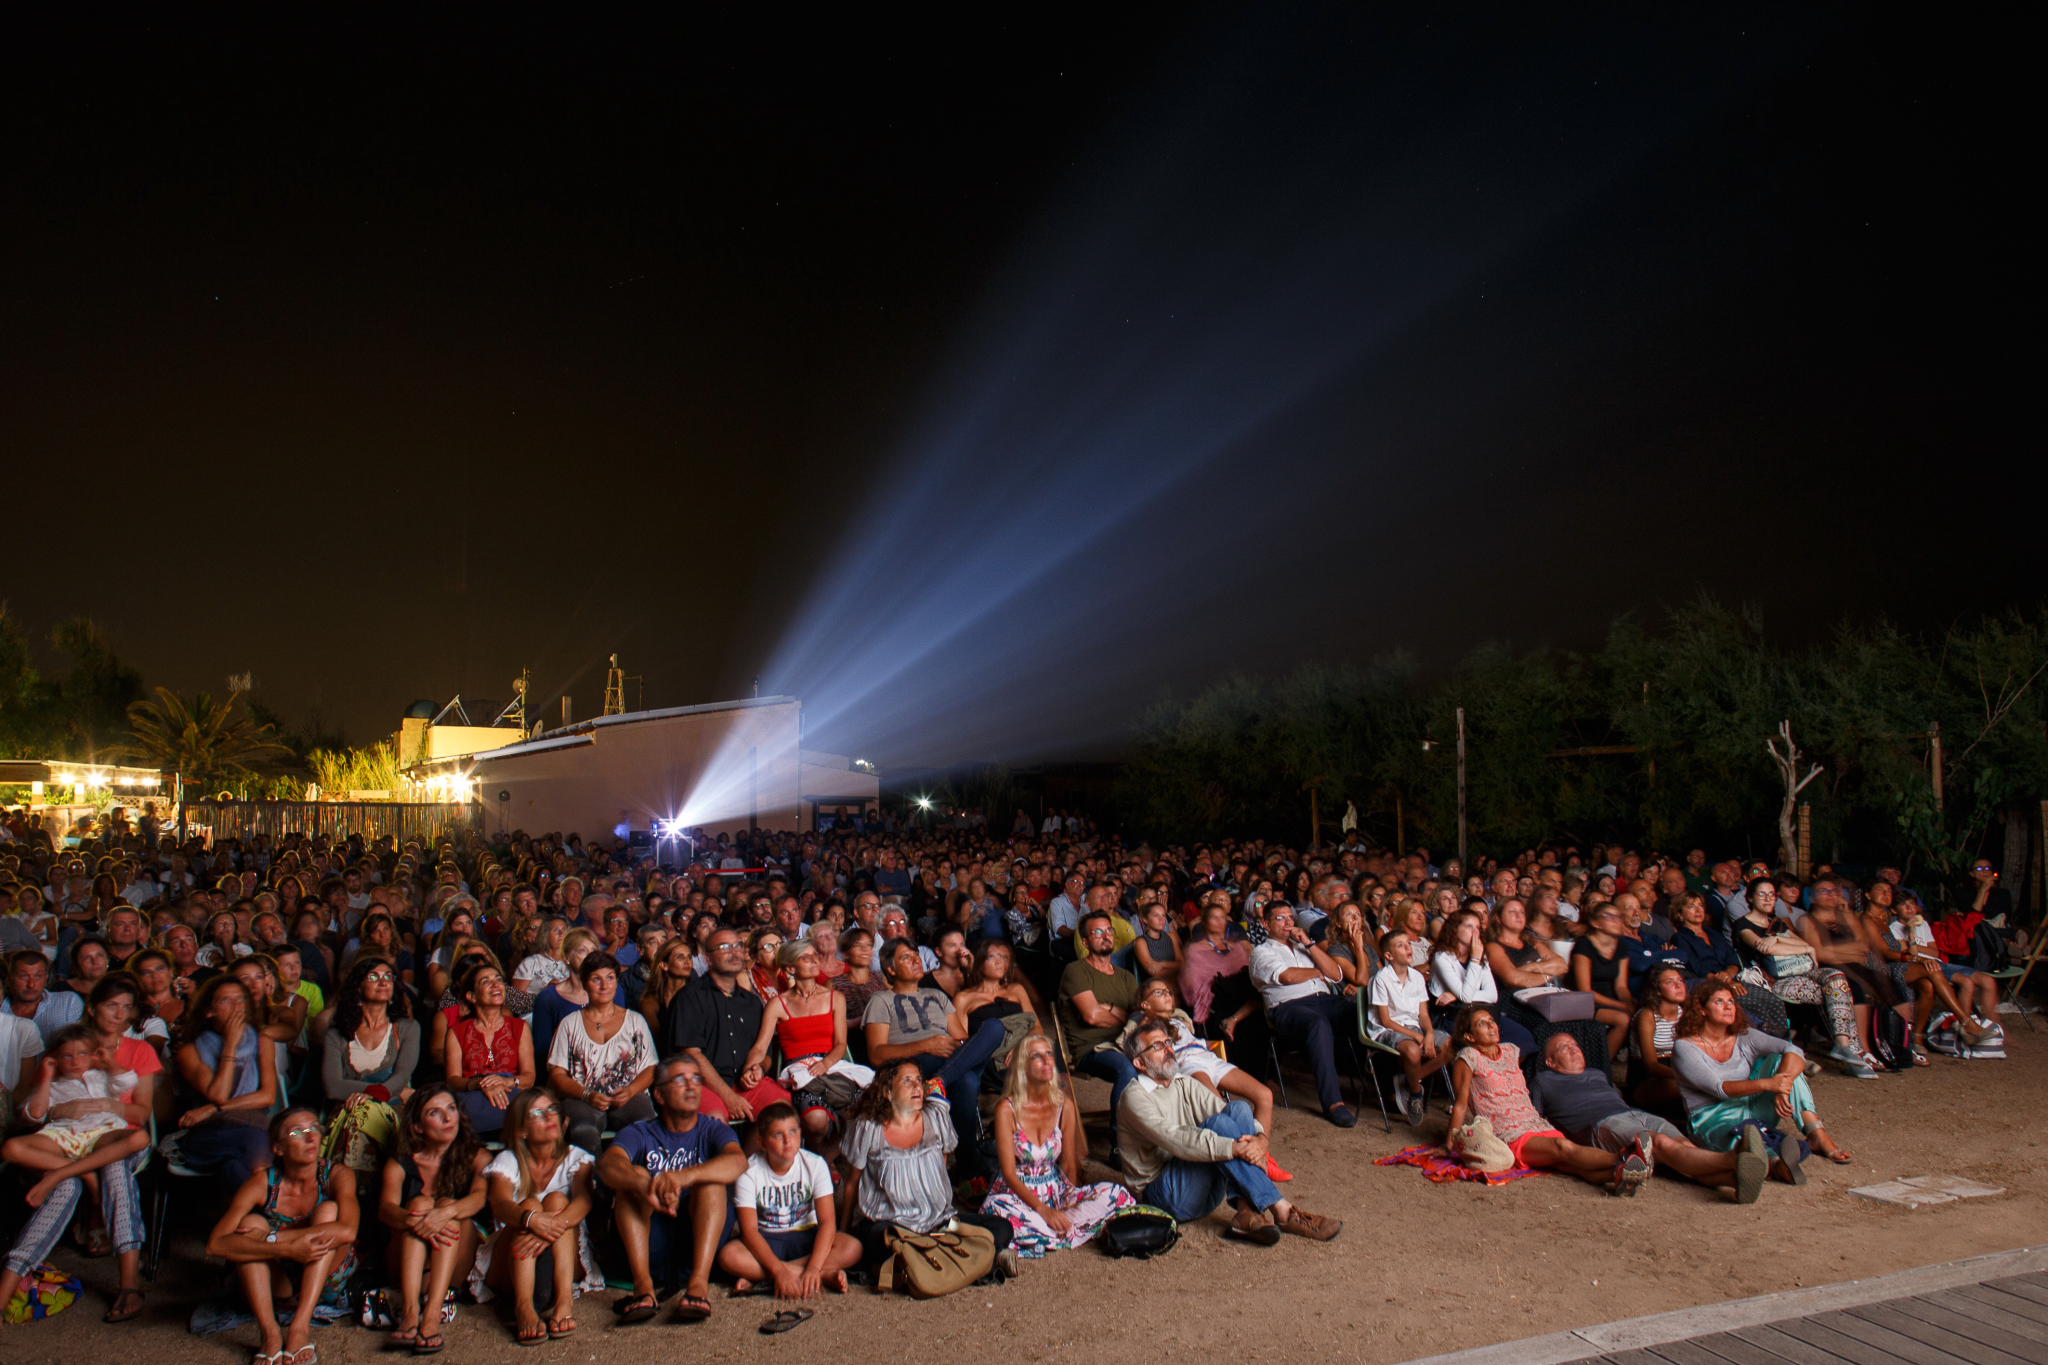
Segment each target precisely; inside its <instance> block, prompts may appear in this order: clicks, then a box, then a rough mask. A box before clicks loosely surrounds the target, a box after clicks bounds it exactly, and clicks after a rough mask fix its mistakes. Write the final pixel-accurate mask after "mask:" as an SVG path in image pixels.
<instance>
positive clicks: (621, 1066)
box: [508, 952, 659, 1153]
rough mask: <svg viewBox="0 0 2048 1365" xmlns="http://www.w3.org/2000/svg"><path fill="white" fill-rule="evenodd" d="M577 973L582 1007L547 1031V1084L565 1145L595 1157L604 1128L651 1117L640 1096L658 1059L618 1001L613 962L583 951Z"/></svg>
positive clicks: (641, 1024)
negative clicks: (584, 1000)
mask: <svg viewBox="0 0 2048 1365" xmlns="http://www.w3.org/2000/svg"><path fill="white" fill-rule="evenodd" d="M577 972H578V974H579V975H580V976H581V977H582V978H583V989H584V991H585V992H586V993H587V994H588V995H589V997H590V1003H589V1004H587V1005H585V1006H584V1007H583V1008H582V1009H580V1010H578V1011H576V1012H575V1013H574V1014H572V1015H570V1016H569V1017H568V1018H566V1019H564V1020H563V1021H562V1023H561V1026H560V1027H559V1028H557V1029H556V1030H555V1037H554V1041H553V1042H552V1043H551V1044H550V1045H549V1048H548V1085H549V1086H550V1087H551V1088H552V1089H553V1090H554V1091H555V1093H556V1094H558V1095H561V1096H562V1097H563V1099H562V1114H563V1117H564V1119H565V1120H566V1122H567V1129H568V1134H569V1141H570V1142H571V1143H573V1144H574V1145H576V1146H578V1147H581V1148H582V1149H583V1150H584V1151H586V1152H592V1153H595V1152H596V1151H597V1147H598V1141H599V1139H600V1138H602V1137H603V1135H604V1130H605V1129H606V1128H607V1127H610V1128H613V1129H618V1128H623V1127H625V1126H626V1125H627V1124H629V1123H638V1122H639V1121H640V1120H642V1119H651V1118H653V1117H654V1101H653V1099H652V1097H651V1096H649V1095H648V1093H647V1090H648V1087H649V1086H651V1085H653V1084H654V1064H655V1062H656V1061H658V1060H659V1056H658V1054H657V1053H656V1052H655V1049H654V1034H653V1033H652V1031H650V1030H649V1029H648V1027H647V1019H646V1017H645V1016H644V1015H642V1014H640V1013H639V1012H638V1011H636V1010H629V1009H627V1008H626V1007H625V1006H624V1005H621V1004H620V1003H619V960H618V959H617V958H615V957H613V956H612V955H611V954H610V953H604V952H596V953H591V954H589V955H588V956H586V957H585V958H584V959H583V962H582V965H581V966H580V967H578V968H577ZM508 1122H509V1120H508Z"/></svg>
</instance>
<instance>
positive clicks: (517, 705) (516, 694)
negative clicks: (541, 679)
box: [491, 668, 533, 739]
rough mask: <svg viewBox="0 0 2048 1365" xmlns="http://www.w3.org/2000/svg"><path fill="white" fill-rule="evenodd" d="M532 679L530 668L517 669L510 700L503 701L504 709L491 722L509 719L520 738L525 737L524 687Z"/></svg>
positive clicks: (528, 684) (525, 687)
mask: <svg viewBox="0 0 2048 1365" xmlns="http://www.w3.org/2000/svg"><path fill="white" fill-rule="evenodd" d="M532 680H533V679H532V673H531V671H530V670H528V669H524V668H522V669H520V670H519V676H518V677H516V678H514V679H513V680H512V700H511V701H508V702H506V703H505V709H504V710H502V711H500V712H499V713H498V718H497V719H496V720H494V721H492V722H491V724H493V725H503V724H504V723H505V722H506V721H508V720H509V721H511V722H512V724H513V725H514V726H516V727H517V728H518V730H519V736H520V738H521V739H524V738H525V737H526V689H527V688H528V687H529V686H530V685H531V684H532Z"/></svg>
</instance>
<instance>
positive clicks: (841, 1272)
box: [718, 1103, 860, 1299]
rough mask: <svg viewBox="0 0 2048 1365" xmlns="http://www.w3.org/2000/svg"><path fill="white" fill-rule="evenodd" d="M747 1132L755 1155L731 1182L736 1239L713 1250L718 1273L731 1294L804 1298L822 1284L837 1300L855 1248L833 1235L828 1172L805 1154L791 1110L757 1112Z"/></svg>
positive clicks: (835, 1225)
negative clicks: (756, 1145) (756, 1144)
mask: <svg viewBox="0 0 2048 1365" xmlns="http://www.w3.org/2000/svg"><path fill="white" fill-rule="evenodd" d="M754 1132H755V1134H756V1136H757V1137H758V1139H759V1141H760V1143H761V1150H760V1151H759V1152H758V1153H757V1154H755V1155H754V1156H752V1157H749V1158H748V1159H747V1169H746V1170H745V1171H744V1172H742V1173H741V1175H740V1178H739V1179H738V1180H737V1181H735V1182H734V1183H733V1191H732V1199H733V1207H734V1208H735V1209H736V1210H738V1213H739V1225H740V1235H739V1236H738V1237H735V1238H734V1239H733V1240H731V1241H729V1242H727V1243H726V1244H725V1245H724V1246H723V1247H720V1248H719V1251H718V1264H719V1268H720V1269H722V1270H724V1271H725V1272H726V1273H727V1274H729V1275H732V1276H733V1277H734V1281H735V1282H734V1285H733V1293H735V1294H746V1293H767V1292H768V1291H769V1290H770V1289H771V1288H772V1289H773V1291H774V1293H775V1297H776V1298H778V1299H808V1298H814V1297H816V1296H817V1294H818V1292H819V1291H820V1290H821V1289H822V1288H823V1287H824V1285H825V1282H826V1281H827V1280H830V1281H831V1283H832V1287H833V1288H834V1289H836V1290H838V1291H839V1292H840V1293H842V1294H844V1293H845V1292H846V1272H847V1271H848V1270H849V1269H851V1268H852V1267H853V1266H855V1265H857V1264H859V1262H860V1243H859V1242H858V1241H857V1240H855V1239H854V1238H852V1237H850V1236H848V1235H847V1234H846V1233H843V1232H841V1231H839V1218H838V1214H837V1212H836V1210H835V1208H834V1203H833V1198H832V1168H831V1167H829V1166H827V1165H826V1164H825V1159H824V1158H823V1157H821V1156H819V1155H818V1154H817V1153H816V1152H811V1151H806V1150H805V1149H804V1129H803V1123H802V1122H801V1121H800V1120H799V1119H798V1118H797V1114H796V1107H795V1106H794V1105H791V1104H788V1103H781V1104H771V1105H769V1106H768V1107H767V1108H766V1109H763V1110H762V1111H761V1114H760V1117H759V1119H757V1120H756V1122H755V1125H754Z"/></svg>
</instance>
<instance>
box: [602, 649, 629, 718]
mask: <svg viewBox="0 0 2048 1365" xmlns="http://www.w3.org/2000/svg"><path fill="white" fill-rule="evenodd" d="M611 665H612V667H611V671H610V672H609V673H607V674H605V675H604V714H605V715H607V716H623V715H625V714H626V670H625V669H623V668H620V667H619V656H618V655H616V654H614V655H612V656H611Z"/></svg>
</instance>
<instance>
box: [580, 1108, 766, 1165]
mask: <svg viewBox="0 0 2048 1365" xmlns="http://www.w3.org/2000/svg"><path fill="white" fill-rule="evenodd" d="M739 1140H740V1139H739V1134H737V1133H735V1132H733V1130H732V1127H731V1125H730V1124H728V1123H726V1121H725V1120H724V1119H719V1118H713V1117H712V1116H711V1115H709V1114H699V1115H697V1122H696V1123H695V1124H694V1125H692V1126H691V1128H690V1130H689V1131H688V1132H686V1133H678V1132H674V1131H672V1130H671V1129H670V1128H669V1127H668V1125H667V1124H665V1123H663V1122H662V1121H661V1120H660V1119H659V1118H651V1119H642V1120H640V1122H638V1123H635V1124H630V1125H628V1126H627V1128H626V1129H625V1131H624V1132H622V1133H620V1134H619V1136H618V1137H617V1139H616V1140H615V1141H614V1142H613V1143H612V1145H613V1146H615V1147H617V1148H618V1149H619V1150H620V1151H622V1152H624V1153H625V1154H626V1155H627V1156H628V1157H629V1158H631V1159H632V1162H633V1164H634V1165H635V1166H638V1167H640V1168H641V1169H642V1170H644V1171H646V1172H647V1173H648V1174H649V1175H660V1174H661V1173H662V1172H663V1171H682V1170H687V1169H689V1168H690V1167H692V1166H701V1165H703V1164H704V1163H705V1162H707V1161H709V1160H711V1158H713V1157H715V1156H717V1155H718V1154H719V1153H720V1152H721V1151H723V1150H724V1149H725V1147H726V1145H727V1144H728V1143H733V1144H737V1143H738V1142H739Z"/></svg>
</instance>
